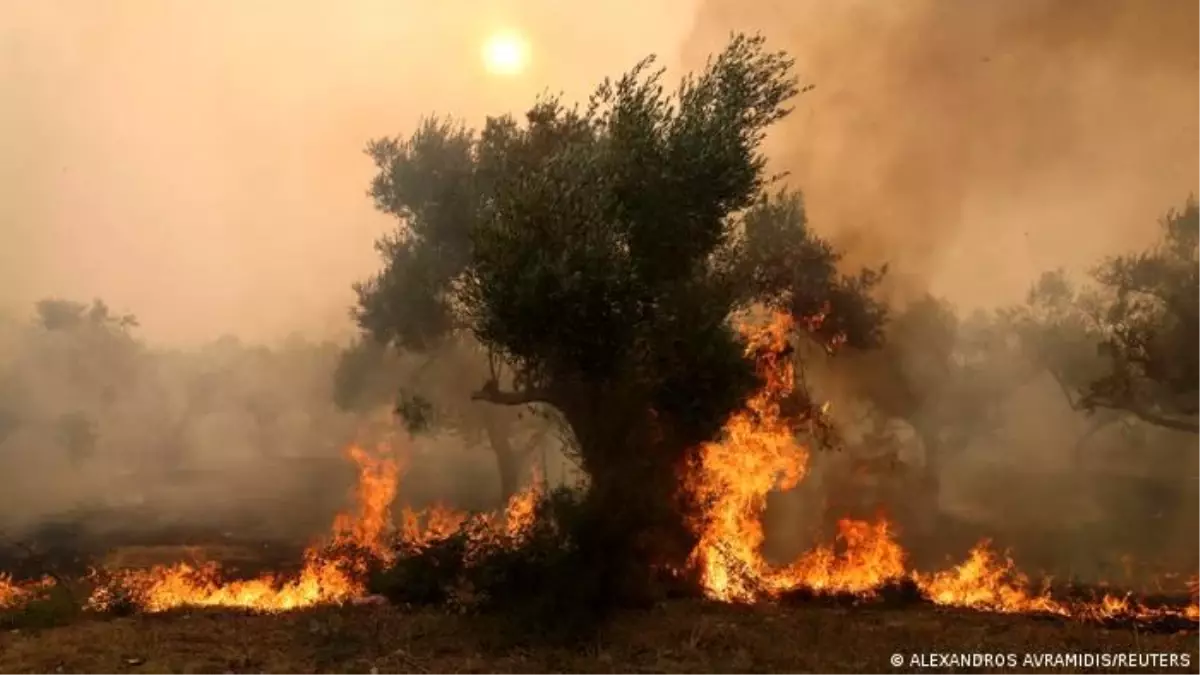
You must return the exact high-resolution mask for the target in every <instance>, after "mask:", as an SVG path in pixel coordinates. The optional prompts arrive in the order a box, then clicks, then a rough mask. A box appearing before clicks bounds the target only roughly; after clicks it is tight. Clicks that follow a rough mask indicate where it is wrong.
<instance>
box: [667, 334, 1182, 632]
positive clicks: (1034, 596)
mask: <svg viewBox="0 0 1200 675" xmlns="http://www.w3.org/2000/svg"><path fill="white" fill-rule="evenodd" d="M820 318H821V317H817V318H816V319H814V320H813V321H818V322H819V320H820ZM794 325H795V324H794V322H793V321H792V320H791V319H790V318H789V317H788V316H786V315H783V314H780V313H776V314H775V315H774V316H772V317H771V319H770V320H769V321H768V322H766V323H765V324H763V325H759V326H755V325H752V324H750V323H748V322H747V323H743V324H742V325H741V326H740V329H741V330H742V332H743V334H744V335H745V336H746V337H747V344H748V346H747V355H749V356H751V357H753V358H754V359H755V362H756V365H757V368H758V372H759V374H760V376H761V377H762V379H763V382H764V384H763V386H762V388H761V389H760V390H759V391H758V392H756V393H755V394H754V395H753V396H752V397H751V398H750V399H749V400H748V401H747V402H746V405H745V407H744V409H743V410H741V411H738V412H736V413H735V414H733V415H732V416H731V417H730V419H729V420H728V421H727V423H726V424H725V427H724V430H723V434H722V438H721V440H720V441H719V442H715V443H710V444H706V445H704V446H703V447H702V448H701V449H700V453H699V461H698V464H697V470H696V471H695V472H693V473H692V474H691V475H689V476H687V477H686V480H685V488H686V489H689V490H691V491H692V492H693V494H695V495H697V496H698V497H700V498H701V503H702V504H703V505H705V509H704V513H703V515H702V516H701V517H699V518H697V519H696V520H695V522H694V523H693V525H694V526H695V527H696V530H697V534H698V544H697V546H696V548H695V550H694V551H693V553H692V557H691V563H692V564H693V565H695V566H696V569H697V570H698V571H699V573H700V579H701V582H702V585H703V588H704V591H705V593H706V595H708V596H709V597H711V598H714V599H717V600H724V601H739V602H752V601H756V600H770V599H774V598H778V597H780V596H781V595H783V594H784V593H787V592H789V591H794V590H799V589H809V590H813V591H817V592H828V593H852V594H858V595H861V596H864V597H865V596H871V595H874V594H876V593H877V591H879V590H880V589H881V588H882V587H883V586H884V585H886V584H888V583H890V582H896V581H901V580H903V581H908V582H911V583H912V584H913V585H915V586H916V588H917V589H918V590H919V591H920V592H921V593H922V594H923V595H924V596H925V597H926V598H928V599H929V600H930V601H932V602H934V603H936V604H940V605H952V606H957V607H968V608H973V609H980V610H988V611H995V612H1030V613H1049V614H1056V615H1060V616H1072V617H1080V618H1095V619H1107V618H1114V617H1126V618H1135V619H1150V618H1155V617H1164V616H1176V617H1181V618H1187V619H1190V620H1193V621H1195V620H1197V619H1198V618H1200V609H1198V604H1200V603H1198V602H1197V597H1198V595H1200V581H1197V580H1196V579H1195V578H1194V579H1193V580H1192V581H1191V582H1190V583H1189V588H1190V590H1191V592H1192V602H1191V605H1190V606H1188V607H1187V608H1186V609H1172V608H1150V607H1146V606H1145V605H1142V604H1140V603H1136V602H1132V601H1130V599H1129V598H1128V597H1119V596H1114V595H1105V596H1104V597H1102V598H1100V599H1098V600H1094V601H1074V602H1070V603H1068V602H1063V601H1058V600H1055V599H1053V598H1051V597H1050V595H1049V591H1048V590H1041V591H1035V590H1033V589H1032V588H1031V585H1030V582H1029V579H1028V578H1027V577H1026V576H1025V575H1023V574H1021V573H1020V572H1019V571H1018V570H1017V569H1016V567H1015V565H1014V563H1013V561H1012V560H1011V559H1010V558H1009V557H1007V556H1001V555H998V554H996V553H994V552H993V551H992V550H991V547H990V543H989V542H988V541H986V540H985V541H982V542H980V543H979V544H977V545H976V546H975V547H974V548H973V549H972V550H971V551H970V553H969V555H968V557H967V559H966V560H965V561H963V562H962V563H961V564H959V565H957V566H955V567H953V568H950V569H947V570H943V571H939V572H935V573H932V574H921V573H919V572H916V571H909V570H907V568H906V567H905V554H904V550H903V548H902V547H901V546H900V545H899V543H898V542H897V541H896V540H895V538H894V530H893V528H892V527H891V525H890V524H889V523H888V521H887V520H886V519H882V518H881V519H879V520H878V521H877V522H874V523H869V522H864V521H858V520H850V519H843V520H841V521H839V523H838V536H837V538H836V541H835V542H834V543H833V544H832V545H822V546H818V547H816V548H815V549H813V550H812V551H809V552H808V553H805V554H803V555H801V556H800V557H799V558H797V559H796V560H795V561H794V562H792V563H791V564H789V565H786V566H783V567H772V566H771V565H769V564H767V562H766V561H765V559H764V558H763V556H762V553H761V547H762V544H763V541H764V533H763V529H762V522H761V517H762V514H763V511H764V510H765V508H766V498H767V495H768V494H769V493H770V492H771V491H773V490H787V489H790V488H792V487H794V486H796V485H797V484H798V483H799V482H800V481H801V480H802V479H803V478H804V475H805V469H806V466H807V460H808V452H807V450H806V449H805V448H804V447H803V446H801V445H800V444H799V442H798V441H797V439H796V436H795V433H794V431H793V428H792V427H791V426H790V424H789V421H788V420H786V419H784V416H783V415H782V413H781V403H782V402H783V401H784V400H785V399H786V398H787V397H788V396H789V395H790V394H791V393H792V390H793V387H794V382H795V379H794V376H795V371H794V365H793V363H792V361H791V359H790V358H789V357H788V350H787V349H786V347H787V344H788V335H789V333H790V332H791V331H792V329H793V327H794ZM806 325H810V326H811V325H813V324H812V323H811V322H809V323H808V324H806ZM828 410H829V407H828V404H825V405H823V406H821V411H822V413H823V414H824V413H827V412H828Z"/></svg>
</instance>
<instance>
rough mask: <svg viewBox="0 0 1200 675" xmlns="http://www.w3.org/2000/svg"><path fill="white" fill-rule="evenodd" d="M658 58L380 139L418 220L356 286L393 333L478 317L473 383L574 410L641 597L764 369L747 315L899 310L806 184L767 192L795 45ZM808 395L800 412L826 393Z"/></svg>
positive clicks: (399, 212) (852, 329) (589, 508)
mask: <svg viewBox="0 0 1200 675" xmlns="http://www.w3.org/2000/svg"><path fill="white" fill-rule="evenodd" d="M652 64H653V59H647V60H645V61H643V62H642V63H640V64H638V65H637V66H636V67H635V68H634V69H633V70H631V71H630V72H629V73H627V74H626V75H624V76H623V77H621V78H620V79H619V80H617V81H615V82H613V81H605V82H604V83H603V84H601V85H600V86H599V87H598V88H597V89H596V91H595V93H594V94H593V96H592V97H591V99H590V101H589V103H588V105H587V106H586V108H583V109H580V108H569V107H566V106H565V105H563V104H562V103H561V102H560V101H559V100H558V99H555V98H549V99H543V100H540V101H538V102H537V103H536V104H535V105H534V106H533V107H532V108H531V109H530V110H529V112H528V113H526V115H525V117H524V120H522V121H518V120H517V119H514V118H512V117H499V118H489V119H488V121H487V123H486V125H485V126H484V128H483V130H482V131H481V132H479V133H476V132H474V131H471V130H468V129H466V128H463V127H461V126H457V125H455V124H451V123H448V122H445V121H440V120H436V119H432V120H428V121H426V122H425V123H424V124H423V125H422V126H421V127H420V128H419V129H418V131H417V132H416V133H415V134H414V135H413V136H412V137H411V138H408V139H381V140H377V141H374V142H373V143H372V144H371V145H370V147H369V152H370V154H371V155H372V156H373V158H374V159H375V162H376V164H377V166H378V167H379V174H378V175H377V176H376V178H375V181H374V183H373V186H372V194H373V195H374V197H375V200H376V204H377V205H378V206H379V208H380V209H382V210H384V211H386V212H388V213H391V214H394V215H396V216H397V217H398V218H399V219H400V221H401V222H400V227H399V229H398V230H397V231H396V232H394V233H393V234H391V235H389V236H387V237H385V238H384V239H382V240H381V241H380V242H379V243H378V249H379V250H380V252H381V254H382V257H383V260H384V268H383V270H382V271H381V272H380V273H378V274H377V275H375V276H374V277H372V278H371V279H370V280H368V281H367V282H365V283H363V284H361V285H359V286H358V287H357V291H358V295H359V304H358V311H357V319H358V322H359V324H360V326H361V327H362V328H363V329H364V331H365V332H367V333H368V334H369V335H371V336H372V337H373V338H374V339H376V340H378V341H380V342H382V343H386V344H391V345H397V346H401V347H410V348H429V347H430V346H433V345H436V344H438V343H440V342H442V341H444V340H447V339H461V336H463V335H464V334H465V335H469V336H470V337H471V338H472V339H473V340H474V341H476V342H477V343H478V345H479V346H480V348H481V349H482V350H483V352H484V353H485V354H486V357H487V359H488V362H489V364H490V366H491V368H490V376H489V377H488V378H486V381H485V382H484V383H483V385H482V386H481V387H480V388H479V389H478V390H477V391H475V392H474V393H473V394H472V398H474V399H475V400H479V401H484V402H487V403H490V404H494V405H499V406H526V405H531V404H537V405H542V406H548V407H550V408H552V409H553V410H555V411H557V412H558V413H559V414H561V415H562V417H563V418H564V419H565V421H566V423H567V424H569V426H570V428H571V430H572V432H573V435H574V441H575V444H576V446H577V449H578V460H579V463H580V465H581V467H582V468H583V470H584V471H585V472H586V474H587V476H588V478H589V482H590V485H589V489H588V493H587V496H586V502H585V508H584V512H585V513H586V516H585V517H584V518H583V520H585V521H586V522H585V523H582V524H581V526H580V527H579V531H578V532H577V533H575V541H574V543H575V546H576V547H577V549H578V550H579V553H580V555H581V558H582V559H593V560H603V561H606V562H605V564H604V569H603V571H602V572H601V576H602V577H603V581H602V583H601V586H602V587H603V588H604V589H605V591H604V592H605V593H606V594H607V595H608V596H609V597H613V596H619V597H622V598H624V599H632V598H635V597H644V595H645V591H647V590H649V586H648V582H649V581H650V576H649V575H650V573H652V572H653V571H654V570H661V569H664V568H665V569H669V570H674V571H678V570H680V569H683V568H684V567H685V565H686V561H687V559H688V556H689V555H690V553H691V551H692V550H693V549H694V547H695V541H694V530H693V528H692V527H690V526H689V516H690V515H692V514H694V513H696V512H697V510H698V509H697V504H696V501H697V499H698V496H697V495H695V494H690V493H689V491H688V490H686V489H681V487H682V485H683V484H682V480H683V476H685V475H686V474H687V473H688V471H689V468H690V467H691V466H693V465H694V464H696V463H697V462H698V461H699V453H700V448H701V446H702V445H703V444H705V443H706V442H708V441H711V440H713V439H715V438H716V437H717V436H718V435H719V433H720V431H721V429H722V427H723V425H724V424H725V421H726V419H727V418H728V417H729V416H730V414H731V413H733V412H734V411H736V410H738V409H740V408H741V407H742V406H743V404H744V403H745V402H746V401H747V399H748V398H749V397H750V396H751V395H752V394H753V393H754V392H755V391H756V390H758V389H759V388H760V387H761V386H762V385H763V382H762V379H761V377H760V375H759V373H757V372H756V370H755V366H756V358H755V355H754V353H753V352H752V351H748V350H747V349H746V348H747V344H746V338H745V337H744V336H743V335H742V334H741V333H740V332H739V331H738V330H737V328H736V327H735V326H734V323H733V321H731V318H732V317H733V316H735V315H736V314H737V313H738V311H739V310H743V309H746V308H749V307H752V306H756V305H757V306H767V307H770V308H773V309H776V310H779V311H782V312H784V313H786V314H789V315H791V316H792V317H794V320H795V324H796V325H797V326H801V327H804V328H805V329H807V331H808V333H809V334H810V335H812V336H813V337H814V338H815V339H818V340H820V341H821V342H823V343H825V344H826V345H828V346H830V348H832V347H835V346H837V345H839V344H842V343H845V342H851V343H856V344H863V345H866V344H869V343H871V342H872V341H873V340H875V339H877V337H878V324H879V321H880V320H881V319H882V310H881V309H880V308H879V307H878V306H877V305H875V304H874V303H873V302H872V301H871V300H870V299H869V298H868V296H867V293H868V291H870V289H871V287H872V286H873V285H874V284H875V283H876V282H877V281H878V278H879V273H878V272H874V271H866V272H863V273H861V274H859V275H857V276H853V277H844V276H842V275H841V274H839V272H838V271H837V268H836V264H837V262H838V259H839V256H838V254H837V252H836V251H834V250H833V249H832V247H830V246H829V245H828V244H827V243H825V242H824V241H822V240H820V239H819V238H818V237H816V236H815V235H814V234H813V233H812V232H810V231H809V230H808V229H807V227H806V221H805V217H804V210H803V208H802V202H801V201H800V199H799V197H798V196H796V195H794V194H789V193H786V192H780V193H774V192H768V188H769V187H770V184H771V182H772V179H771V178H770V177H769V176H768V175H767V173H766V168H765V164H766V162H765V159H764V157H763V156H762V154H761V153H760V151H759V145H760V143H761V141H762V139H763V137H764V134H765V133H766V131H767V129H768V128H769V127H770V126H771V125H772V124H774V123H775V122H777V121H779V120H780V119H782V118H783V117H784V116H786V115H787V114H788V112H789V108H788V107H787V104H788V102H789V101H790V100H791V99H792V98H793V97H794V96H795V95H797V94H798V93H800V88H799V87H798V86H797V84H796V80H795V79H794V77H793V76H792V72H791V71H792V61H791V60H790V59H789V58H788V57H787V56H786V55H784V54H782V53H771V52H768V51H766V50H765V48H764V43H763V40H762V39H761V38H757V37H754V38H749V37H744V36H736V37H734V39H733V40H732V42H731V43H730V44H729V46H728V47H727V48H726V49H725V50H724V51H723V52H722V53H721V54H719V55H718V56H716V57H715V58H713V59H712V60H710V62H709V64H708V66H707V68H706V69H705V70H704V71H703V72H702V73H700V74H698V75H694V76H689V77H687V78H685V79H684V80H683V81H682V83H681V84H680V86H679V87H678V89H677V90H675V91H674V92H673V93H666V92H665V91H664V88H663V86H662V84H661V78H662V71H652V70H651V66H652ZM780 349H781V350H786V349H787V347H786V345H780ZM800 398H801V397H794V400H793V401H792V402H791V403H789V404H788V405H787V406H785V409H786V410H787V412H788V413H789V415H788V416H789V417H790V418H791V419H803V418H805V417H806V415H808V414H809V413H811V412H812V410H813V406H812V405H811V403H810V402H809V401H807V400H800Z"/></svg>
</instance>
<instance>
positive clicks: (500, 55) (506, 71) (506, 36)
mask: <svg viewBox="0 0 1200 675" xmlns="http://www.w3.org/2000/svg"><path fill="white" fill-rule="evenodd" d="M528 64H529V43H528V42H526V41H525V39H524V38H522V37H521V36H520V35H517V34H516V33H511V32H502V33H495V34H493V35H492V36H491V37H489V38H488V39H487V41H486V42H484V43H483V65H484V67H485V68H487V70H488V72H489V73H492V74H493V75H516V74H518V73H520V72H522V71H524V70H525V67H526V66H527V65H528Z"/></svg>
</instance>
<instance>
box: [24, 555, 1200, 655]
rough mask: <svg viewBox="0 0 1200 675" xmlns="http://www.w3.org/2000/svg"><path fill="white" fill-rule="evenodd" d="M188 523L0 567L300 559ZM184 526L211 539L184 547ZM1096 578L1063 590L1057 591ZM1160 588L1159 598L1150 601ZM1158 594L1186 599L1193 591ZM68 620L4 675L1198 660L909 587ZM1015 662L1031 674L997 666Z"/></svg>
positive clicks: (277, 564)
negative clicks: (465, 611)
mask: <svg viewBox="0 0 1200 675" xmlns="http://www.w3.org/2000/svg"><path fill="white" fill-rule="evenodd" d="M181 534H182V533H180V532H173V533H170V536H164V537H163V540H162V541H161V542H159V541H155V539H156V538H154V537H149V538H147V537H146V536H145V533H144V532H142V533H138V536H137V539H138V540H139V543H138V545H125V546H120V545H118V546H114V543H116V542H114V540H113V539H112V537H111V535H110V536H106V537H103V540H95V541H92V540H89V539H88V538H80V537H78V536H69V535H67V534H66V533H63V536H62V537H60V538H57V539H55V538H49V539H46V538H43V539H42V542H41V543H40V544H39V546H38V549H37V550H36V551H34V552H33V553H31V552H30V551H27V550H25V549H23V548H17V549H12V548H10V549H8V551H7V552H8V557H9V558H10V560H8V561H7V562H8V563H10V564H8V565H3V566H0V567H3V568H7V569H8V570H9V571H16V570H14V569H13V567H12V564H17V563H19V565H18V566H19V567H27V568H28V569H27V570H22V571H25V572H28V576H36V575H37V574H36V572H37V570H38V568H41V570H43V571H44V570H45V569H46V568H47V566H49V567H50V568H55V569H57V573H58V574H59V575H61V576H63V577H68V576H74V574H72V572H73V571H74V570H73V568H74V567H83V566H86V565H90V564H96V563H103V564H107V565H112V566H119V567H144V566H148V565H153V564H161V563H170V562H176V561H179V560H183V559H187V558H189V557H193V555H194V556H196V557H201V558H204V559H210V560H213V559H215V560H219V561H221V562H222V563H223V565H224V566H225V568H226V571H227V572H231V573H233V575H234V576H251V575H254V574H256V573H258V572H260V571H266V570H275V571H284V572H286V571H287V570H288V568H289V567H294V566H296V565H298V563H299V561H300V551H301V549H302V548H303V545H302V543H301V542H300V541H292V542H278V543H274V544H263V543H262V542H261V540H260V541H257V542H252V541H249V540H247V541H241V540H239V538H232V539H231V538H228V537H225V538H224V539H223V540H222V541H221V543H213V542H214V537H213V534H212V533H201V532H195V533H190V536H186V537H184V536H181ZM181 539H183V540H190V541H191V542H201V541H206V542H208V543H206V544H203V545H195V546H180V545H178V543H179V542H180V540H181ZM247 539H249V538H247ZM131 543H132V542H131ZM55 544H57V546H56V545H55ZM0 548H3V547H0ZM0 557H2V556H0ZM19 576H25V575H19ZM1099 590H1100V589H1096V588H1090V589H1089V588H1074V589H1069V588H1061V589H1059V592H1058V593H1056V595H1060V594H1062V595H1064V596H1069V595H1076V594H1078V595H1081V596H1085V595H1091V594H1094V593H1095V592H1097V591H1099ZM1154 600H1156V599H1151V604H1157V602H1154ZM1162 601H1163V602H1164V603H1166V604H1171V605H1176V606H1178V605H1179V604H1181V603H1183V602H1186V598H1182V597H1179V596H1175V595H1173V596H1171V597H1169V598H1166V597H1164V598H1163V599H1162ZM59 623H61V622H59V621H51V622H49V624H47V625H56V626H57V627H46V628H33V627H30V626H26V627H23V628H21V629H19V630H7V631H0V672H43V673H45V672H49V673H54V672H114V673H120V672H147V673H149V672H371V671H372V669H374V670H375V671H377V672H451V673H452V672H816V671H826V672H828V671H832V672H843V671H846V672H849V671H858V672H892V671H895V672H905V671H906V670H907V671H910V672H913V671H915V670H931V668H928V667H926V668H893V667H892V666H891V665H890V658H891V656H892V654H894V653H902V654H905V655H906V656H911V654H914V653H931V652H940V653H948V652H954V653H960V654H971V653H988V654H1014V655H1017V658H1018V659H1019V658H1023V657H1024V655H1026V654H1033V653H1065V652H1090V653H1130V652H1132V653H1136V654H1148V653H1166V654H1187V655H1188V659H1189V665H1188V666H1187V667H1180V668H1175V669H1173V670H1172V669H1155V668H1137V669H1136V670H1138V671H1139V672H1197V669H1198V666H1200V654H1198V653H1197V651H1198V650H1197V647H1198V641H1197V632H1196V628H1195V624H1194V623H1191V624H1188V625H1186V626H1183V628H1184V629H1183V630H1178V628H1179V627H1177V626H1174V625H1145V624H1143V625H1133V624H1132V623H1130V622H1121V623H1118V624H1116V625H1109V626H1102V625H1098V624H1096V623H1094V622H1092V623H1086V622H1080V621H1070V620H1064V619H1061V618H1056V617H1037V616H1004V615H996V614H987V613H981V612H973V611H969V610H955V609H946V608H938V607H934V606H931V605H929V604H928V603H923V602H920V601H919V600H914V599H913V598H911V597H907V596H905V595H904V594H903V593H901V594H900V595H899V596H896V597H893V598H891V599H890V600H889V601H888V602H884V603H881V604H879V605H863V604H861V603H858V602H847V601H846V599H844V598H828V597H826V598H804V597H798V598H792V599H791V600H790V602H787V603H783V604H781V605H776V606H759V607H752V608H747V607H735V606H729V605H720V604H715V603H708V602H701V601H690V600H677V601H671V602H669V603H667V604H665V605H663V606H661V607H660V608H658V609H656V610H654V611H649V612H640V613H629V614H625V615H623V616H621V617H619V619H618V620H617V621H615V622H614V623H613V626H612V628H611V629H609V630H608V631H607V632H606V633H605V634H604V635H603V636H602V637H601V638H599V639H597V640H595V641H589V642H586V643H581V644H575V645H571V646H565V647H564V646H555V647H551V646H547V645H546V644H543V643H535V642H531V641H530V640H529V639H528V637H525V638H522V637H520V634H521V633H522V629H523V627H522V626H515V625H514V622H512V621H511V620H507V621H506V620H505V619H503V618H498V617H492V618H487V617H469V616H455V615H451V614H447V613H444V612H439V611H431V610H409V611H405V610H402V609H399V608H395V607H374V606H370V607H363V606H358V607H342V608H337V607H324V608H315V609H311V610H305V611H299V612H292V613H286V614H277V615H256V614H251V613H246V612H239V611H230V610H189V611H177V612H170V613H166V614H161V615H134V616H129V617H123V618H113V617H105V616H87V615H83V616H81V617H72V618H71V619H70V620H69V621H67V622H66V624H65V625H58V624H59ZM932 670H941V671H943V672H972V671H971V669H967V668H962V667H943V668H932ZM1022 670H1025V671H1031V670H1030V669H1022V668H1015V669H1012V668H992V669H990V672H1016V671H1022ZM1128 670H1130V668H1128V667H1125V668H1121V667H1115V668H1112V669H1109V671H1108V672H1121V671H1128ZM978 672H989V670H988V669H986V668H985V669H983V670H982V671H978ZM1031 672H1055V671H1054V670H1053V669H1043V670H1041V671H1031ZM1059 672H1081V669H1080V668H1077V667H1064V668H1060V669H1059ZM1082 672H1104V671H1088V670H1087V669H1083V671H1082Z"/></svg>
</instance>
